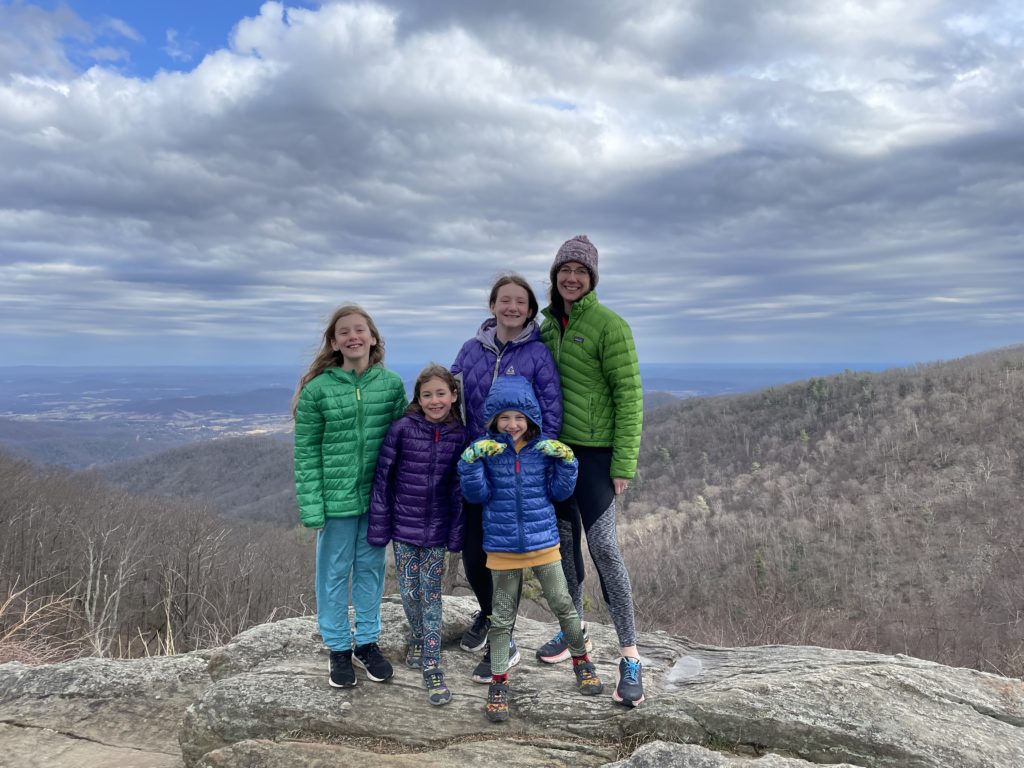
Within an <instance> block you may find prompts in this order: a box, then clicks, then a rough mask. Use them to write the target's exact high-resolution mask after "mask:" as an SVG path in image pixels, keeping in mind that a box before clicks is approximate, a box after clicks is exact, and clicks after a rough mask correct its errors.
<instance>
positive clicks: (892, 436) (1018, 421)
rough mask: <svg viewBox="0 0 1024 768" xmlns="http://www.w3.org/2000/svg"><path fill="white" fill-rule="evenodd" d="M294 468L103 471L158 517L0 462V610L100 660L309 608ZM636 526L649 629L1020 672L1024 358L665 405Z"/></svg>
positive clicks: (273, 461) (1, 619)
mask: <svg viewBox="0 0 1024 768" xmlns="http://www.w3.org/2000/svg"><path fill="white" fill-rule="evenodd" d="M290 452H291V451H290V445H289V444H288V443H287V442H281V441H277V440H274V439H270V438H245V439H225V440H217V441H209V442H205V443H201V444H195V445H189V446H186V447H183V448H180V449H175V450H173V451H169V452H165V453H164V454H161V455H160V456H158V457H153V458H152V459H148V460H140V461H136V462H131V463H126V464H124V465H120V466H117V467H114V468H111V470H110V473H109V475H108V476H109V477H110V478H111V479H114V480H116V481H117V482H119V483H122V484H124V485H126V486H128V487H130V488H131V489H133V490H134V491H136V492H142V491H145V492H146V493H147V494H160V495H165V496H174V497H189V498H187V499H183V498H178V499H169V498H164V499H160V500H155V499H153V498H151V497H147V496H142V495H132V494H131V493H128V492H126V491H123V490H113V489H112V488H111V487H109V486H107V485H105V484H104V483H105V480H102V479H101V477H100V476H99V475H98V474H96V475H86V476H82V475H78V476H75V475H71V474H70V473H68V472H67V471H66V470H47V471H43V470H39V469H36V468H33V467H31V466H30V465H28V464H25V463H23V462H20V461H18V460H15V459H13V458H11V457H8V456H3V455H0V600H2V599H3V598H4V597H5V596H6V595H7V594H10V593H11V592H12V590H13V591H16V590H17V589H20V588H23V587H26V586H30V590H29V592H27V593H25V594H24V595H22V596H21V597H20V598H19V599H17V600H15V601H13V603H12V605H13V606H15V607H18V606H20V607H22V608H24V607H29V608H31V607H32V606H36V607H39V606H42V605H44V604H46V603H47V602H48V601H49V602H52V603H54V605H56V606H57V609H55V610H56V612H54V610H50V611H49V612H48V613H45V612H44V614H42V615H44V616H49V617H50V618H53V617H56V619H55V623H54V624H52V625H50V629H60V631H61V632H60V635H59V636H60V637H63V638H65V639H76V642H79V645H80V647H81V641H82V639H85V640H86V641H87V642H86V645H87V646H88V647H89V648H92V649H93V650H94V651H99V650H102V651H103V652H106V653H118V652H122V653H123V652H126V651H127V650H128V649H129V648H130V651H131V652H132V653H135V654H138V653H143V652H147V651H150V652H152V651H154V650H157V649H160V648H161V647H165V646H166V644H167V643H169V642H171V643H173V644H174V647H175V648H177V649H183V648H193V647H199V646H201V645H204V644H206V643H209V642H221V641H223V640H224V639H225V638H226V637H227V636H229V635H230V634H231V633H232V632H233V631H237V630H238V629H241V628H244V627H245V626H248V625H250V624H252V623H255V622H258V621H262V620H264V619H266V618H267V617H268V616H269V615H271V614H274V615H285V614H289V613H302V612H308V611H310V610H311V609H312V600H311V597H310V591H311V588H312V583H313V576H312V543H311V542H312V538H311V536H310V534H309V533H308V532H306V531H302V530H299V529H294V528H292V527H291V526H292V525H293V521H294V502H293V499H292V493H293V490H292V480H291V457H290ZM200 498H201V499H202V500H200ZM222 511H227V512H228V513H230V514H234V515H239V514H240V515H243V516H249V517H255V518H262V519H266V520H270V521H273V522H274V523H275V525H268V524H256V523H246V522H243V521H241V520H238V519H237V518H231V519H228V518H224V517H221V516H220V515H219V513H220V512H222ZM620 519H621V520H622V523H621V527H620V537H621V539H622V542H623V546H624V549H625V553H626V559H627V564H628V566H629V569H630V573H631V575H632V578H633V581H634V587H635V596H636V604H637V614H638V621H639V623H640V625H641V626H642V627H643V628H644V629H655V628H661V629H666V630H669V631H672V632H675V633H681V634H686V635H689V636H691V637H693V638H694V639H696V640H700V641H704V642H709V643H717V644H723V645H743V644H754V643H804V644H818V645H826V646H833V647H841V648H857V649H869V650H877V651H885V652H903V653H908V654H912V655H916V656H921V657H924V658H930V659H935V660H937V661H941V662H944V663H949V664H954V665H964V666H971V667H976V668H980V669H985V670H993V671H998V672H1001V673H1003V674H1009V675H1021V674H1024V576H1022V574H1024V347H1014V348H1010V349H1004V350H997V351H994V352H990V353H987V354H983V355H978V356H974V357H969V358H964V359H962V360H956V361H952V362H945V363H936V364H930V365H921V366H916V367H913V368H908V369H901V370H891V371H887V372H884V373H867V374H861V373H854V372H847V373H844V374H841V375H837V376H833V377H829V378H824V379H811V380H808V381H804V382H798V383H794V384H791V385H788V386H783V387H775V388H772V389H768V390H764V391H762V392H758V393H754V394H747V395H735V396H729V397H716V398H693V399H687V400H682V401H678V402H676V403H670V404H668V405H665V406H663V407H661V408H659V409H658V411H657V416H656V417H655V418H650V419H648V420H647V424H646V427H645V431H644V438H643V445H642V449H641V456H640V471H639V474H638V477H637V479H636V481H635V482H634V484H633V487H632V488H631V490H630V491H629V493H628V495H627V496H626V497H625V498H624V504H623V506H622V512H621V515H620ZM590 574H591V577H590V578H588V580H587V586H588V590H589V595H590V602H591V604H592V605H594V606H598V605H599V604H600V596H599V589H598V583H597V579H596V577H595V574H594V572H593V570H592V569H591V570H590ZM594 610H595V611H596V610H599V608H595V609H594ZM17 615H20V614H17ZM12 616H16V615H15V614H13V613H12V611H11V608H10V607H9V608H8V609H7V611H6V613H4V612H3V611H0V655H2V653H3V650H2V649H3V646H4V642H5V641H4V637H5V634H4V633H5V632H7V631H9V630H10V628H11V627H13V626H16V625H18V623H19V621H17V620H14V619H12ZM35 621H36V626H39V624H38V619H37V620H35ZM22 634H24V633H22ZM119 649H120V650H119Z"/></svg>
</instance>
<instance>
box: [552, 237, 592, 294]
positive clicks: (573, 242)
mask: <svg viewBox="0 0 1024 768" xmlns="http://www.w3.org/2000/svg"><path fill="white" fill-rule="evenodd" d="M570 261H576V262H579V263H580V264H582V265H583V266H584V267H586V268H587V271H588V272H590V287H591V288H596V287H597V248H595V247H594V244H593V243H592V242H590V238H588V237H587V236H586V235H576V237H573V238H571V239H569V240H566V241H565V242H564V243H562V247H561V248H559V249H558V253H556V254H555V263H554V264H552V265H551V284H552V285H554V284H555V275H556V274H557V272H558V269H559V267H561V266H562V265H563V264H566V263H568V262H570Z"/></svg>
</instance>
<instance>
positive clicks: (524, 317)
mask: <svg viewBox="0 0 1024 768" xmlns="http://www.w3.org/2000/svg"><path fill="white" fill-rule="evenodd" d="M491 313H492V314H493V315H494V319H495V320H497V321H498V335H499V337H500V338H501V340H502V341H510V340H511V339H514V338H515V337H516V336H518V335H519V333H520V332H521V331H522V330H523V326H524V325H526V323H527V321H528V320H529V318H530V297H529V295H528V294H527V293H526V289H525V288H523V287H522V286H521V285H516V284H515V283H506V284H505V285H503V286H501V287H500V288H499V289H498V293H497V295H496V296H495V298H494V301H493V302H492V303H491Z"/></svg>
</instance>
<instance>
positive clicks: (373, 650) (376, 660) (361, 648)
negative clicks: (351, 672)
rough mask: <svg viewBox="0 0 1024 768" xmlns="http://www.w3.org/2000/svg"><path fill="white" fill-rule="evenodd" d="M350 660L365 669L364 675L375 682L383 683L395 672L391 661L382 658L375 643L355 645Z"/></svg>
mask: <svg viewBox="0 0 1024 768" xmlns="http://www.w3.org/2000/svg"><path fill="white" fill-rule="evenodd" d="M352 661H353V662H355V664H356V666H358V667H362V668H363V669H365V670H366V676H367V677H368V678H370V679H371V680H373V682H375V683H383V682H384V681H385V680H387V679H388V678H389V677H391V676H392V675H393V674H395V670H394V669H393V668H392V666H391V662H390V661H388V660H387V659H385V658H384V655H383V654H382V653H381V652H380V648H378V647H377V644H376V643H367V644H366V645H357V646H356V649H355V651H353V653H352Z"/></svg>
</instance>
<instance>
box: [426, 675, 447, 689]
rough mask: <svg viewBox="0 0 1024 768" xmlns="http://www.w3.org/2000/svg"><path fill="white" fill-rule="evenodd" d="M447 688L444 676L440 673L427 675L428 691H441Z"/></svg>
mask: <svg viewBox="0 0 1024 768" xmlns="http://www.w3.org/2000/svg"><path fill="white" fill-rule="evenodd" d="M443 688H445V684H444V675H442V674H441V673H440V672H431V673H430V674H429V675H427V690H430V691H440V690H442V689H443Z"/></svg>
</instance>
